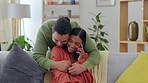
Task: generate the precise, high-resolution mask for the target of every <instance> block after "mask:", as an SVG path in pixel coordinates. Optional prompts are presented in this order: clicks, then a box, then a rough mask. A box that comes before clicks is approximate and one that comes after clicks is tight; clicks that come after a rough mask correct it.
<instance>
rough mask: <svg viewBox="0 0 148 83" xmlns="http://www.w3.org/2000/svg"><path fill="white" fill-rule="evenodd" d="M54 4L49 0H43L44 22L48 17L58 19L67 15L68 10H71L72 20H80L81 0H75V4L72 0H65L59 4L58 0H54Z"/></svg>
mask: <svg viewBox="0 0 148 83" xmlns="http://www.w3.org/2000/svg"><path fill="white" fill-rule="evenodd" d="M52 1H53V2H52V4H48V0H43V13H42V15H43V16H42V17H43V18H42V19H43V22H44V21H45V20H48V19H55V20H56V19H57V18H58V17H61V16H67V17H69V15H68V10H70V11H71V17H69V18H70V20H74V21H78V22H80V0H75V4H71V3H70V0H64V2H63V4H58V2H57V1H58V0H57V1H55V0H52Z"/></svg>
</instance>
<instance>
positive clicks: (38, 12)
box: [20, 0, 142, 52]
mask: <svg viewBox="0 0 148 83" xmlns="http://www.w3.org/2000/svg"><path fill="white" fill-rule="evenodd" d="M80 1H81V18H80V19H81V23H80V24H81V26H82V27H83V28H84V29H85V30H87V32H88V33H90V32H89V31H88V28H89V27H92V25H93V21H92V20H91V18H92V17H94V16H93V15H92V14H90V13H93V14H98V13H99V12H101V13H102V16H104V17H102V18H101V21H102V23H103V24H104V25H105V29H104V31H106V32H107V33H108V34H109V37H108V39H109V50H110V51H114V52H115V51H118V26H119V1H118V0H116V4H115V6H104V7H98V6H96V0H80ZM20 2H21V3H23V4H30V5H31V18H27V19H25V24H24V25H25V34H26V36H27V37H29V38H30V39H32V40H33V42H34V43H35V39H36V34H37V31H38V29H39V27H40V26H41V24H42V0H20ZM139 3H141V2H136V3H134V4H133V5H131V7H130V8H131V9H132V11H130V13H131V14H130V13H129V16H130V18H129V19H131V20H136V21H138V23H139V24H140V22H141V18H142V13H141V5H139ZM135 14H136V15H137V16H136V17H135ZM139 26H141V24H140V25H139ZM139 34H140V33H139ZM139 38H140V35H139ZM129 47H130V48H133V47H134V46H129ZM129 51H134V48H133V49H131V50H129Z"/></svg>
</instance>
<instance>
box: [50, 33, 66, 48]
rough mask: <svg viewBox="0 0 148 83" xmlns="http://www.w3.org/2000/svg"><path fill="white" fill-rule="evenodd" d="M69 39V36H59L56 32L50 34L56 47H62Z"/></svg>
mask: <svg viewBox="0 0 148 83" xmlns="http://www.w3.org/2000/svg"><path fill="white" fill-rule="evenodd" d="M68 39H69V34H64V35H60V34H58V33H57V32H53V33H52V41H53V42H54V43H55V44H56V45H57V46H58V47H62V46H64V45H65V44H66V43H67V41H68Z"/></svg>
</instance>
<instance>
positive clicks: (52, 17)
mask: <svg viewBox="0 0 148 83" xmlns="http://www.w3.org/2000/svg"><path fill="white" fill-rule="evenodd" d="M63 16H64V17H68V15H59V16H57V15H54V16H50V17H44V20H47V19H57V18H59V17H63ZM69 18H70V19H80V16H79V15H72V16H71V17H69Z"/></svg>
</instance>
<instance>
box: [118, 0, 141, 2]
mask: <svg viewBox="0 0 148 83" xmlns="http://www.w3.org/2000/svg"><path fill="white" fill-rule="evenodd" d="M137 1H142V0H120V2H137Z"/></svg>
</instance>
